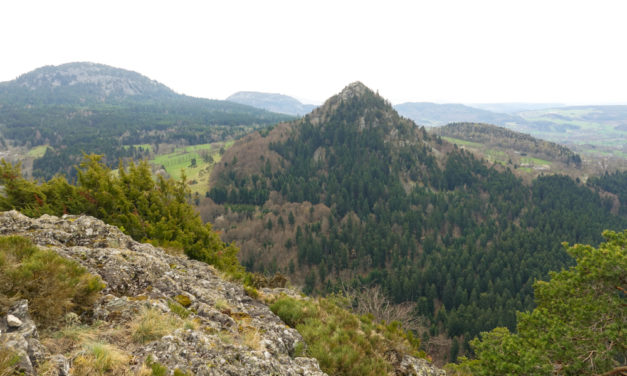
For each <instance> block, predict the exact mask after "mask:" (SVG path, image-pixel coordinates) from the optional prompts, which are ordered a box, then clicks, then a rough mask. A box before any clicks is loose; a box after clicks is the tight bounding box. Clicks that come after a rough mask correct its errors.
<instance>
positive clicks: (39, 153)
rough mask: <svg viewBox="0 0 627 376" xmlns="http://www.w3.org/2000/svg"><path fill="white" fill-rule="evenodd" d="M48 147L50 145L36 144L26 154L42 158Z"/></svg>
mask: <svg viewBox="0 0 627 376" xmlns="http://www.w3.org/2000/svg"><path fill="white" fill-rule="evenodd" d="M47 148H48V145H40V146H35V147H34V148H32V149H30V150H29V151H28V153H27V154H26V155H27V156H29V157H31V158H41V157H43V156H44V154H45V153H46V149H47Z"/></svg>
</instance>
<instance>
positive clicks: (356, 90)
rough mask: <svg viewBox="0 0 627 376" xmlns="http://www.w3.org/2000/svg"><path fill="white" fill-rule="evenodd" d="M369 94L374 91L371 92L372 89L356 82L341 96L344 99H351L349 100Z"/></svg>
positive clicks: (346, 88) (342, 92)
mask: <svg viewBox="0 0 627 376" xmlns="http://www.w3.org/2000/svg"><path fill="white" fill-rule="evenodd" d="M367 92H370V93H373V91H372V90H370V88H368V87H367V86H366V85H364V84H363V83H362V82H360V81H355V82H353V83H350V84H348V86H346V87H345V88H344V89H343V90H342V91H341V92H340V94H339V95H340V97H341V98H342V99H349V98H352V97H360V96H362V95H364V94H366V93H367Z"/></svg>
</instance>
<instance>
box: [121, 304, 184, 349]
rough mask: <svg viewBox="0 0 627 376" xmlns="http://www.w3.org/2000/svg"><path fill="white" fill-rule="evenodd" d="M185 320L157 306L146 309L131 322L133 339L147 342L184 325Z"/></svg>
mask: <svg viewBox="0 0 627 376" xmlns="http://www.w3.org/2000/svg"><path fill="white" fill-rule="evenodd" d="M183 325H184V323H183V321H182V320H181V319H180V318H179V317H178V316H176V315H174V314H167V313H163V312H161V311H159V310H157V309H155V308H147V309H144V310H143V311H142V312H141V313H140V315H139V316H138V317H137V318H136V319H135V320H134V321H133V322H132V323H131V333H132V338H133V341H135V342H137V343H146V342H150V341H154V340H156V339H159V338H161V337H163V336H165V335H168V334H170V333H172V332H173V331H174V330H175V329H177V328H180V327H183Z"/></svg>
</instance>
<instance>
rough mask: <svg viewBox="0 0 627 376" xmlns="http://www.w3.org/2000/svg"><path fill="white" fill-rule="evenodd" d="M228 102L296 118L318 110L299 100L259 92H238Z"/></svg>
mask: <svg viewBox="0 0 627 376" xmlns="http://www.w3.org/2000/svg"><path fill="white" fill-rule="evenodd" d="M226 100H227V101H231V102H235V103H241V104H245V105H248V106H252V107H256V108H260V109H263V110H267V111H271V112H278V113H281V114H287V115H294V116H302V115H305V114H307V113H309V112H311V110H313V109H314V108H316V106H314V105H312V104H303V103H301V102H300V101H298V100H297V99H295V98H293V97H290V96H287V95H283V94H275V93H262V92H258V91H238V92H237V93H235V94H233V95H231V96H230V97H228V98H226Z"/></svg>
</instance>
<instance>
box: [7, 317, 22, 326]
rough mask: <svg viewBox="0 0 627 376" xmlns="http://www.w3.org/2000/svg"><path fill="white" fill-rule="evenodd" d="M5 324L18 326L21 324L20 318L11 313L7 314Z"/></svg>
mask: <svg viewBox="0 0 627 376" xmlns="http://www.w3.org/2000/svg"><path fill="white" fill-rule="evenodd" d="M7 325H9V328H19V327H20V326H22V320H20V319H18V318H17V317H15V316H13V315H7Z"/></svg>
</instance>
